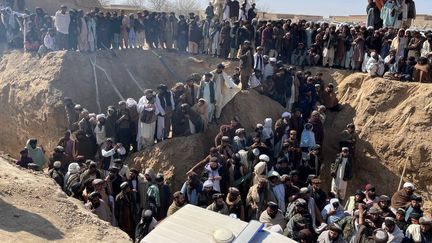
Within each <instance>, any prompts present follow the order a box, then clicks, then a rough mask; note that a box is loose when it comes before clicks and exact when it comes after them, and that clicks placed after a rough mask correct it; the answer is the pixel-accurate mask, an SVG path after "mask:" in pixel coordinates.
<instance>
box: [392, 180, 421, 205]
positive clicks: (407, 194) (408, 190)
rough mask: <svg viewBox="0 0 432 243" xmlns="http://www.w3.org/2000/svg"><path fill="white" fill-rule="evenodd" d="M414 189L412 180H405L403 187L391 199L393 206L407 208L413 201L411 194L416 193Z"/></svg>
mask: <svg viewBox="0 0 432 243" xmlns="http://www.w3.org/2000/svg"><path fill="white" fill-rule="evenodd" d="M414 191H415V187H414V185H413V184H412V183H410V182H405V183H404V184H403V188H402V189H401V190H399V191H397V192H395V194H393V196H392V199H391V207H392V208H403V209H406V208H407V207H408V206H409V204H410V202H411V200H410V199H411V196H412V195H413V194H414Z"/></svg>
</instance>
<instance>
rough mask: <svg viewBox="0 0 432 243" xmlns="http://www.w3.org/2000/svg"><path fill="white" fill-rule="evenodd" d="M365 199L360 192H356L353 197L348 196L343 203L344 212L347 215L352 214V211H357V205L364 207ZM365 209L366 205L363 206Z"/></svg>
mask: <svg viewBox="0 0 432 243" xmlns="http://www.w3.org/2000/svg"><path fill="white" fill-rule="evenodd" d="M365 198H366V195H365V194H364V192H363V191H362V190H357V191H356V193H355V194H354V196H350V197H349V199H348V200H347V202H346V203H345V208H344V209H345V212H347V213H349V214H351V215H352V214H353V213H354V211H355V210H356V209H357V207H358V205H359V204H363V205H364V199H365ZM364 206H365V207H366V205H364Z"/></svg>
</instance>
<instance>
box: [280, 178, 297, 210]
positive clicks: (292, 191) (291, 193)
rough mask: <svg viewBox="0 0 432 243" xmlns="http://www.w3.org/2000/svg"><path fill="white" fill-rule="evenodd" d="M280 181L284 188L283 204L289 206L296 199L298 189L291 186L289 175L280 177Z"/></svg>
mask: <svg viewBox="0 0 432 243" xmlns="http://www.w3.org/2000/svg"><path fill="white" fill-rule="evenodd" d="M281 181H282V183H283V185H284V188H285V202H286V203H288V204H289V203H291V202H293V200H295V199H296V195H297V194H298V193H299V192H300V189H299V188H298V187H296V186H294V185H293V184H292V181H291V176H290V175H283V176H281Z"/></svg>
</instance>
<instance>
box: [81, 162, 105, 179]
mask: <svg viewBox="0 0 432 243" xmlns="http://www.w3.org/2000/svg"><path fill="white" fill-rule="evenodd" d="M102 178H103V174H102V173H101V172H100V171H99V170H98V169H97V164H96V162H94V161H92V162H90V165H89V167H88V168H87V169H86V170H85V171H84V172H83V173H82V174H81V176H80V181H87V180H88V179H92V180H93V179H102Z"/></svg>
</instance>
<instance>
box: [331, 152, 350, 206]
mask: <svg viewBox="0 0 432 243" xmlns="http://www.w3.org/2000/svg"><path fill="white" fill-rule="evenodd" d="M347 163H348V158H342V163H341V164H340V165H339V167H338V170H337V172H336V178H333V180H332V191H333V192H336V193H337V194H338V195H339V197H340V198H341V199H342V200H343V199H345V195H346V189H347V186H348V182H347V181H344V179H343V178H344V175H345V167H346V164H347Z"/></svg>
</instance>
